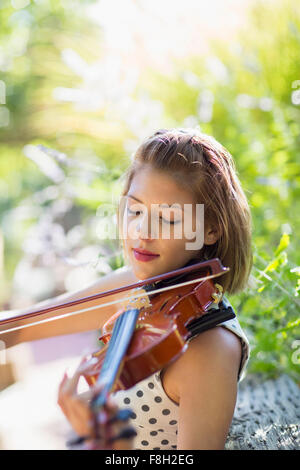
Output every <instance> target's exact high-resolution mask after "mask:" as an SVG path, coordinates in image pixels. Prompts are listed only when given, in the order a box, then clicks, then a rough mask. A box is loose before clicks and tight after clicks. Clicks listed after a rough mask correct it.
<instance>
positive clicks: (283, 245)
mask: <svg viewBox="0 0 300 470" xmlns="http://www.w3.org/2000/svg"><path fill="white" fill-rule="evenodd" d="M289 244H290V237H289V235H288V234H287V233H284V234H283V235H282V237H281V239H280V243H279V245H278V247H277V248H276V251H275V255H276V256H278V255H279V254H280V253H281V252H282V251H283V250H285V249H286V248H287V247H288V246H289Z"/></svg>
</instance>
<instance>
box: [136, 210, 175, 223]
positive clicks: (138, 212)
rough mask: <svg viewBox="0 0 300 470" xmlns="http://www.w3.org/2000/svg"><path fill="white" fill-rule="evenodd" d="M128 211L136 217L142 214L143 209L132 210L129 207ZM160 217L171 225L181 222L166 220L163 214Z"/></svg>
mask: <svg viewBox="0 0 300 470" xmlns="http://www.w3.org/2000/svg"><path fill="white" fill-rule="evenodd" d="M127 212H128V214H130V215H132V216H134V217H136V216H138V215H139V214H141V212H142V211H132V210H130V209H129V208H127ZM160 219H161V220H162V221H163V222H165V223H166V224H170V225H175V224H178V223H179V222H181V221H180V220H166V219H164V218H163V217H162V216H160Z"/></svg>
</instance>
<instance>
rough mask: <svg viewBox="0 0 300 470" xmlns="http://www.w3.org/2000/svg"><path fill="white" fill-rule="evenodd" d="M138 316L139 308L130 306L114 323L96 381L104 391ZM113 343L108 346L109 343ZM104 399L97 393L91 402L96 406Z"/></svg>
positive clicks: (122, 354)
mask: <svg viewBox="0 0 300 470" xmlns="http://www.w3.org/2000/svg"><path fill="white" fill-rule="evenodd" d="M138 316H139V309H137V308H130V309H129V310H127V311H126V312H125V313H124V314H122V315H121V316H120V317H118V319H117V321H116V325H115V327H114V329H113V332H112V337H111V339H110V342H109V346H108V350H107V352H106V354H105V358H104V361H103V364H102V368H101V371H100V374H99V377H98V379H97V383H99V384H101V385H103V387H104V390H105V391H106V392H110V390H111V388H112V386H113V384H114V382H115V378H116V376H117V375H118V371H119V369H120V365H121V362H122V359H123V358H124V354H125V353H126V351H127V349H128V345H129V342H130V340H131V338H132V335H133V333H134V330H135V325H136V322H137V318H138ZM112 340H113V344H112V346H111V347H110V343H111V341H112ZM103 399H105V396H104V395H103V394H101V393H100V394H99V395H98V397H96V398H95V400H94V402H93V406H95V407H96V408H97V407H98V406H101V405H102V404H103V402H102V400H103Z"/></svg>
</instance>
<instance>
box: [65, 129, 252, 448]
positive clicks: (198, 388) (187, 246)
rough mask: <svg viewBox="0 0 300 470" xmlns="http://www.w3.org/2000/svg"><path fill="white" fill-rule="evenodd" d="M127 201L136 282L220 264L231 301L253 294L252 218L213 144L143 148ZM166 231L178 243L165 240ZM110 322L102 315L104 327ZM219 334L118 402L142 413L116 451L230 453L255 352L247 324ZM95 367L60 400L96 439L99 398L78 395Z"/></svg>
mask: <svg viewBox="0 0 300 470" xmlns="http://www.w3.org/2000/svg"><path fill="white" fill-rule="evenodd" d="M122 196H123V198H124V199H125V200H126V204H125V206H124V212H122V213H121V217H120V220H122V227H121V229H122V230H123V229H124V222H126V227H127V228H128V227H131V231H130V230H128V231H127V236H126V237H125V238H124V241H123V248H124V254H125V257H126V260H127V263H128V265H129V267H130V268H129V270H130V272H131V273H132V274H133V276H134V277H135V278H136V279H147V278H150V277H153V276H156V275H159V274H162V273H165V272H168V271H172V270H175V269H178V268H181V267H183V266H185V265H186V264H187V263H189V262H191V261H193V262H196V261H201V260H207V259H211V258H215V257H218V258H219V259H220V260H221V262H222V264H223V265H224V266H226V267H229V268H230V271H229V272H228V273H226V274H224V275H222V276H221V277H219V278H218V281H217V282H218V283H219V284H221V285H222V287H223V290H224V292H228V293H229V294H231V293H236V292H238V291H241V290H242V289H243V288H245V286H246V285H247V280H248V278H249V274H250V270H251V266H252V252H251V215H250V210H249V206H248V203H247V199H246V197H245V194H244V192H243V190H242V188H241V185H240V182H239V179H238V177H237V174H236V171H235V166H234V162H233V160H232V157H231V155H230V154H229V152H228V151H227V150H226V149H225V148H224V147H223V146H222V145H220V144H219V143H218V142H217V141H216V140H215V139H214V138H213V137H211V136H208V135H205V134H202V133H200V132H198V131H195V130H190V129H171V130H160V131H158V132H156V133H155V134H154V135H153V136H151V137H150V138H148V139H147V140H146V141H145V142H144V143H142V145H141V146H140V147H139V148H138V150H137V152H136V154H135V157H134V160H133V162H132V165H131V166H130V168H129V170H128V172H127V174H126V181H125V187H124V190H123V193H122ZM124 199H122V200H124ZM201 204H202V205H204V226H203V225H200V231H201V230H203V240H202V241H203V243H202V244H197V243H196V244H194V245H192V246H191V234H197V233H198V232H199V225H197V223H198V222H199V214H198V213H197V207H199V205H201ZM170 207H172V208H173V210H169V208H170ZM202 207H203V206H202ZM158 208H159V210H157V209H158ZM188 209H190V210H188ZM186 221H187V222H189V223H190V230H189V231H187V232H186V231H185V232H184V234H183V236H182V237H181V238H178V237H176V236H174V233H175V230H176V226H177V225H178V224H179V225H181V227H182V226H185V225H184V224H185V222H186ZM154 225H155V227H154V228H155V230H152V229H151V227H152V228H153V226H154ZM133 227H134V230H132V228H133ZM157 227H158V228H159V229H160V230H158V236H157V232H156V230H157ZM166 227H167V228H168V230H169V233H170V237H168V238H164V237H163V236H161V234H162V233H163V229H166ZM194 238H197V235H195V237H194ZM145 252H146V253H145ZM147 253H148V255H147ZM115 287H117V285H115ZM223 300H224V302H225V303H226V302H227V303H228V300H227V299H226V298H225V297H224V298H223ZM105 317H106V316H105V315H101V314H100V312H99V319H98V320H97V321H98V325H97V326H98V327H100V326H102V325H103V324H104V323H105V321H106V318H105ZM219 326H221V327H219ZM219 326H218V327H215V328H212V329H210V330H208V331H206V332H204V333H201V334H198V335H196V336H194V337H193V338H192V339H191V340H190V341H189V347H188V348H187V351H186V352H185V353H184V354H183V355H182V356H181V357H180V358H179V359H177V360H175V361H173V362H172V363H171V364H170V365H168V366H167V367H165V368H164V369H163V370H160V371H158V372H157V373H155V374H153V375H152V376H151V377H148V378H147V379H146V380H144V381H142V382H140V383H138V384H137V385H136V386H134V387H132V388H131V389H129V390H126V391H119V392H117V393H115V394H113V395H112V400H111V402H110V406H111V408H114V407H116V406H117V407H119V408H126V407H129V408H131V409H132V410H133V412H134V415H133V418H132V420H131V423H132V424H133V425H134V427H135V429H136V432H137V436H136V437H135V438H134V441H133V442H131V441H129V442H126V441H119V442H116V443H115V447H114V448H115V449H126V448H134V449H145V450H150V449H176V448H177V449H223V448H224V445H225V442H226V437H227V433H228V430H229V426H230V423H231V420H232V416H233V413H234V408H235V403H236V395H237V384H238V381H239V380H240V378H241V377H242V375H243V372H244V370H245V366H246V363H247V360H248V357H249V344H248V341H247V338H246V337H245V334H244V333H243V331H242V329H241V327H240V325H239V322H238V320H237V319H234V320H230V321H228V322H225V323H222V324H221V325H219ZM88 367H89V366H88V365H86V364H81V365H80V367H79V368H78V370H77V371H76V373H75V374H74V376H73V377H68V376H67V375H65V376H64V378H63V380H62V382H61V384H60V388H59V394H58V403H59V405H60V407H61V408H62V411H63V412H64V414H65V415H66V417H67V419H68V420H69V421H70V423H71V425H72V426H73V428H74V430H75V431H76V432H77V433H78V434H79V435H89V432H90V426H91V414H90V409H89V400H90V398H91V396H92V393H94V391H93V390H91V391H89V392H88V393H86V394H83V395H79V394H78V393H77V384H78V380H79V377H80V375H81V374H82V373H83V372H85V371H86V370H87V368H88Z"/></svg>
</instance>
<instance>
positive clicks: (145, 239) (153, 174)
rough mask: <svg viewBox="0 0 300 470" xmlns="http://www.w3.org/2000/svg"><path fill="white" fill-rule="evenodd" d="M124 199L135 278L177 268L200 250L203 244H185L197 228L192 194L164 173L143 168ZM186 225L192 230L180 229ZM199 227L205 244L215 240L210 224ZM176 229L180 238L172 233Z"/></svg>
mask: <svg viewBox="0 0 300 470" xmlns="http://www.w3.org/2000/svg"><path fill="white" fill-rule="evenodd" d="M124 199H125V201H126V204H125V208H124V210H125V212H124V219H123V221H124V220H126V224H127V229H126V230H125V232H123V237H124V248H125V251H126V255H127V259H128V261H129V263H130V265H131V266H132V269H133V272H134V274H135V276H136V277H137V279H140V280H143V279H147V278H149V277H153V276H156V275H159V274H162V273H165V272H168V271H173V270H175V269H179V268H181V267H183V266H184V265H185V264H186V263H187V262H188V261H189V260H191V259H192V258H194V257H195V255H196V254H197V253H198V252H199V249H201V247H202V245H203V243H202V245H201V246H200V248H199V247H197V249H187V245H188V244H190V246H191V244H192V242H193V238H191V235H192V233H196V232H195V230H196V228H197V227H198V228H199V225H196V222H197V223H199V217H198V213H197V209H196V202H195V200H194V197H193V194H192V193H191V192H189V191H187V190H186V189H184V188H181V187H180V185H179V183H177V182H176V181H175V180H174V179H172V178H171V177H170V176H168V175H167V174H166V173H164V172H160V171H158V170H155V169H153V168H151V167H144V168H143V169H142V170H140V171H139V172H138V173H137V174H136V175H135V176H134V178H133V180H132V183H131V185H130V188H129V191H128V193H127V195H126V197H125V198H124ZM184 204H186V205H188V206H186V207H185V206H184ZM170 207H171V210H170ZM183 209H184V210H183ZM185 221H186V222H185ZM123 223H124V222H123ZM185 223H186V225H184V224H185ZM186 226H187V227H191V230H193V232H188V230H185V229H184V230H183V227H186ZM179 227H180V231H179V232H178V228H179ZM198 228H197V230H198ZM200 229H201V230H203V241H204V243H205V244H212V243H215V241H216V239H217V237H216V236H215V232H214V231H212V230H210V228H209V227H208V228H207V231H205V230H204V227H203V223H202V227H200ZM176 231H177V233H180V238H178V236H176V237H175V236H174V234H175V232H176ZM195 239H196V236H195V237H194V240H195ZM135 250H146V251H147V252H151V253H153V254H155V255H157V256H151V257H148V256H147V257H145V255H144V256H143V255H139V254H138V253H137V252H136V251H135Z"/></svg>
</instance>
